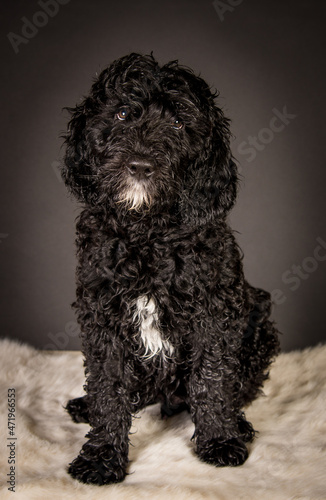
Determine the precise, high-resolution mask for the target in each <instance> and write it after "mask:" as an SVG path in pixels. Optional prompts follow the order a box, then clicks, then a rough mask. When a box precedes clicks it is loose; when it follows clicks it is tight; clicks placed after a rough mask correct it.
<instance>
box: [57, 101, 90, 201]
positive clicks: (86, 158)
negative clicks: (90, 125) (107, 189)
mask: <svg viewBox="0 0 326 500" xmlns="http://www.w3.org/2000/svg"><path fill="white" fill-rule="evenodd" d="M91 106H92V107H93V108H94V103H91V102H90V98H88V99H85V100H84V101H83V102H82V103H81V104H79V105H77V106H76V107H75V108H66V109H67V110H68V111H69V112H70V113H71V119H70V121H69V123H68V128H67V133H66V134H65V135H64V136H63V137H64V139H65V144H66V153H65V157H64V164H63V165H62V167H61V175H62V178H63V180H64V182H65V184H66V185H67V187H68V189H69V191H70V192H71V193H72V194H73V195H74V196H75V197H76V198H77V199H78V200H79V201H83V202H85V201H86V202H87V201H88V202H91V201H92V198H94V196H96V195H95V189H94V188H95V181H96V169H95V165H94V156H93V155H91V154H90V153H91V151H90V144H89V141H88V140H87V137H86V126H87V122H88V119H89V117H90V115H91V114H92V115H93V113H91V112H90V109H91Z"/></svg>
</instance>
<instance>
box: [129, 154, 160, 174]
mask: <svg viewBox="0 0 326 500" xmlns="http://www.w3.org/2000/svg"><path fill="white" fill-rule="evenodd" d="M127 168H128V171H129V173H130V174H131V175H132V176H134V177H136V178H137V179H146V178H148V177H150V176H151V175H153V173H154V171H155V167H154V164H153V163H152V162H151V161H150V160H145V159H143V158H133V159H131V160H130V161H129V163H128V164H127Z"/></svg>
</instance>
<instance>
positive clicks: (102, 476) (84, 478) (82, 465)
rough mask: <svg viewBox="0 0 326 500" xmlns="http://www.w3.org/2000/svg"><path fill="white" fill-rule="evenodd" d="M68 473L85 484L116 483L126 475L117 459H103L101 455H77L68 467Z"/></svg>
mask: <svg viewBox="0 0 326 500" xmlns="http://www.w3.org/2000/svg"><path fill="white" fill-rule="evenodd" d="M68 472H69V474H70V475H71V476H72V477H74V478H75V479H78V481H80V482H82V483H86V484H97V485H99V486H101V485H102V484H110V483H118V482H120V481H122V480H123V479H124V477H125V475H126V472H125V470H124V469H123V468H122V467H121V466H120V465H119V463H118V460H117V459H114V457H113V458H111V459H110V460H105V459H103V458H101V457H94V458H86V457H85V456H83V455H82V454H81V455H78V457H77V458H75V460H74V461H73V462H72V463H71V464H70V465H69V467H68Z"/></svg>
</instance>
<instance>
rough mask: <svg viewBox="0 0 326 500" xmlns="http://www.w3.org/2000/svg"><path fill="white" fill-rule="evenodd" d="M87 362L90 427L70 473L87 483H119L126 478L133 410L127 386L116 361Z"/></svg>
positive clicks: (70, 467) (69, 469)
mask: <svg viewBox="0 0 326 500" xmlns="http://www.w3.org/2000/svg"><path fill="white" fill-rule="evenodd" d="M93 361H94V360H93ZM86 365H87V371H88V372H89V373H88V378H87V385H86V387H85V388H86V391H87V404H88V417H89V423H90V425H91V430H90V432H89V433H88V434H87V435H86V437H87V438H88V441H87V442H86V443H85V444H84V445H83V447H82V449H81V452H80V454H79V455H78V457H77V458H75V460H74V461H73V462H72V463H71V464H70V466H69V468H68V472H69V473H70V474H71V475H72V476H73V477H74V478H76V479H78V480H79V481H81V482H84V483H93V484H98V485H102V484H108V483H116V482H119V481H122V480H123V478H124V477H125V475H126V468H127V464H128V433H129V430H130V426H131V412H130V403H129V398H128V392H127V388H126V387H125V384H124V383H123V381H122V380H121V374H119V368H118V367H116V366H115V363H114V361H113V362H112V363H110V360H108V361H105V362H104V363H103V362H101V363H99V362H98V361H97V362H89V360H86ZM119 375H120V377H119Z"/></svg>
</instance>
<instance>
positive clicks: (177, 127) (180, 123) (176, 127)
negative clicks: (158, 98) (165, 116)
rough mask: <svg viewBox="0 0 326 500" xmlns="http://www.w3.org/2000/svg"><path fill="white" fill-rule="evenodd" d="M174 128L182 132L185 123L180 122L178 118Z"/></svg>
mask: <svg viewBox="0 0 326 500" xmlns="http://www.w3.org/2000/svg"><path fill="white" fill-rule="evenodd" d="M172 127H173V128H175V129H177V130H181V129H182V128H183V123H182V121H181V120H179V119H178V118H176V119H175V120H173V122H172Z"/></svg>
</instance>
